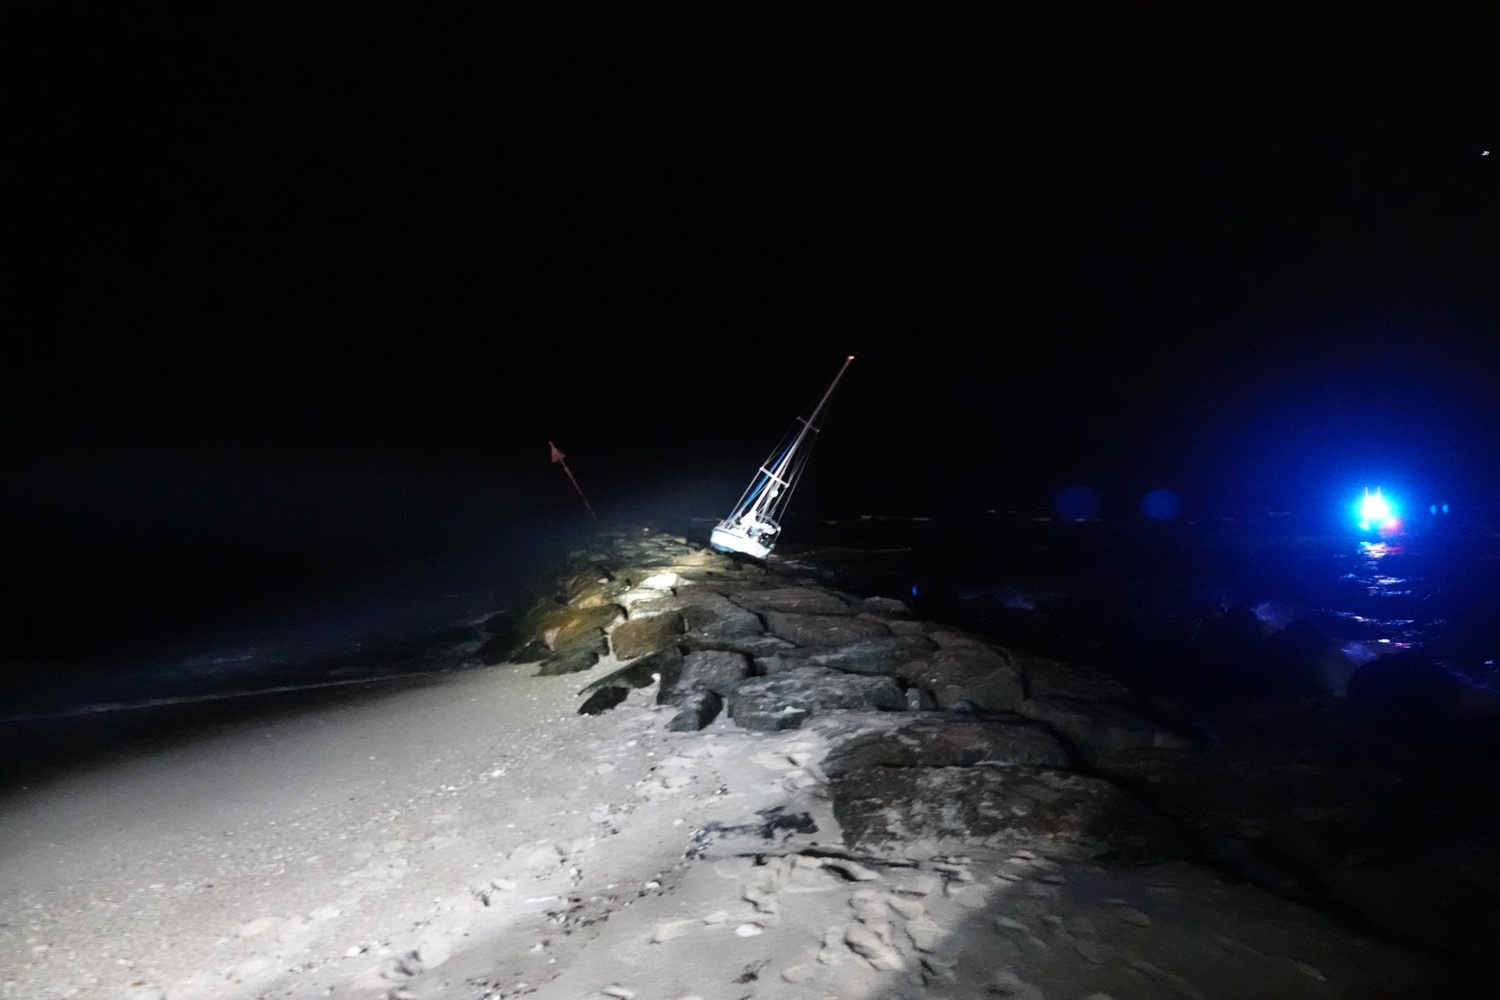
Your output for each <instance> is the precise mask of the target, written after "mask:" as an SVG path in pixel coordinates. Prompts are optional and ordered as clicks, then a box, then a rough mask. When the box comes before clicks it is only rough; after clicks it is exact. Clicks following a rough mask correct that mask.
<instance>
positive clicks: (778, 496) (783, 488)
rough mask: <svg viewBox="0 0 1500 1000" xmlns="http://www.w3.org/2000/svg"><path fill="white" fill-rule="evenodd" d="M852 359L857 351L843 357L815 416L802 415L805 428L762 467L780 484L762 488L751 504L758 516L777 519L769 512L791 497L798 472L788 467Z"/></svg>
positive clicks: (814, 410) (814, 409)
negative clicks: (842, 361)
mask: <svg viewBox="0 0 1500 1000" xmlns="http://www.w3.org/2000/svg"><path fill="white" fill-rule="evenodd" d="M853 360H854V355H852V354H851V355H849V356H848V357H847V358H845V359H844V363H843V365H842V366H840V368H839V371H838V374H837V375H835V376H834V377H833V381H832V382H830V383H829V384H828V388H827V389H826V390H825V391H824V393H823V398H821V399H819V400H818V405H817V406H815V407H813V411H812V416H810V417H808V418H807V419H806V420H804V419H802V418H801V417H798V418H797V420H798V422H799V423H801V424H802V429H801V430H800V431H798V432H797V436H796V438H794V439H793V441H792V443H791V445H790V446H789V447H788V448H787V449H786V451H784V452H782V453H781V459H780V460H779V461H777V462H776V464H775V465H774V466H773V467H771V468H766V467H765V466H762V467H761V470H760V471H761V472H763V473H765V475H767V476H769V477H770V479H771V482H772V483H773V484H775V485H776V486H779V487H780V488H779V489H777V488H774V487H769V488H767V489H765V490H762V491H761V494H760V497H759V498H758V500H759V502H758V503H756V504H755V505H754V507H753V508H752V509H754V510H755V512H756V515H757V518H756V519H757V520H772V521H774V516H773V515H772V514H771V513H770V512H771V511H772V510H773V509H774V508H775V507H777V506H784V505H785V503H786V501H787V500H789V499H791V491H792V489H793V487H795V486H796V485H797V475H796V473H795V472H792V473H791V474H790V475H789V474H788V471H789V470H790V469H791V466H792V463H793V461H794V460H795V459H796V458H797V453H798V451H800V450H801V448H802V442H803V441H804V440H806V438H807V434H808V432H809V431H812V432H814V433H816V432H817V430H818V427H817V419H818V416H819V415H820V414H821V413H822V412H823V407H824V406H827V405H828V399H829V397H831V396H832V395H833V390H835V389H837V388H838V385H839V380H840V379H842V378H843V377H844V372H845V371H847V370H848V368H849V364H850V363H851V362H852V361H853ZM783 493H784V494H785V495H783ZM778 500H779V501H780V502H781V503H780V504H779V505H778V503H777V501H778Z"/></svg>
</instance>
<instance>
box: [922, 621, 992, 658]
mask: <svg viewBox="0 0 1500 1000" xmlns="http://www.w3.org/2000/svg"><path fill="white" fill-rule="evenodd" d="M927 636H928V638H930V639H931V640H932V641H933V642H935V643H937V645H938V648H939V649H960V650H989V651H990V652H992V653H995V654H996V655H1002V658H1003V654H1001V651H1000V647H999V646H997V645H996V644H995V643H993V642H990V641H989V640H988V639H984V638H981V637H980V636H977V635H973V634H971V633H968V632H955V631H954V630H953V629H951V628H934V629H933V630H932V631H930V632H928V633H927Z"/></svg>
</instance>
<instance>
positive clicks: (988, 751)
mask: <svg viewBox="0 0 1500 1000" xmlns="http://www.w3.org/2000/svg"><path fill="white" fill-rule="evenodd" d="M894 721H895V725H894V726H890V727H881V728H879V729H874V730H873V731H866V732H859V733H856V734H855V735H853V736H852V737H845V738H843V739H838V738H835V739H833V740H831V741H830V742H831V743H832V746H831V748H830V749H829V751H828V754H827V756H826V757H825V758H824V759H823V765H822V766H823V771H824V773H826V774H827V775H829V776H830V777H834V776H837V775H842V774H845V773H848V772H850V771H856V770H859V769H860V768H868V767H971V766H974V765H976V764H984V763H987V764H998V765H1005V766H1011V767H1045V768H1057V769H1062V768H1067V767H1068V766H1069V760H1068V753H1067V751H1066V750H1065V749H1063V747H1062V745H1061V744H1060V743H1058V742H1057V740H1056V739H1054V738H1053V737H1052V736H1051V735H1050V734H1049V733H1047V732H1046V730H1044V729H1043V728H1042V727H1041V726H1038V725H1036V724H1035V723H1034V722H1032V721H1031V720H1029V719H1026V718H1024V717H1022V716H1019V715H1009V714H1007V715H1005V716H1002V717H995V718H988V719H955V718H951V717H943V716H930V715H927V716H924V715H917V716H911V717H907V716H904V715H903V716H895V717H894Z"/></svg>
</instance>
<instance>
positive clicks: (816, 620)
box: [766, 611, 891, 646]
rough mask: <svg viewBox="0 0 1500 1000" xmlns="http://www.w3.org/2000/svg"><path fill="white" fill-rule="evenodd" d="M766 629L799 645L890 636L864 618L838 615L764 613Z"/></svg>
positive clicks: (888, 632) (881, 626) (829, 643)
mask: <svg viewBox="0 0 1500 1000" xmlns="http://www.w3.org/2000/svg"><path fill="white" fill-rule="evenodd" d="M766 630H767V631H769V632H770V633H771V634H772V635H777V636H780V637H781V638H783V639H785V640H787V641H788V642H791V643H795V644H797V645H798V646H847V645H849V644H851V643H855V642H859V641H860V640H862V639H873V638H875V637H876V636H884V635H890V634H891V632H890V629H888V628H886V627H885V626H884V625H882V624H880V623H879V622H873V621H870V620H869V619H867V618H854V617H843V616H837V615H802V614H789V613H786V612H781V611H769V612H767V613H766Z"/></svg>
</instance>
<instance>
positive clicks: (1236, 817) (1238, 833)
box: [1094, 747, 1333, 891]
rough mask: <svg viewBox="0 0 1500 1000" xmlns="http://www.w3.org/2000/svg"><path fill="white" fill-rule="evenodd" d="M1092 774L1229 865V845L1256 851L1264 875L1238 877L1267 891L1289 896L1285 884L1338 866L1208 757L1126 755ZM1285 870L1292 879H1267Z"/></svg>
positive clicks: (1290, 816)
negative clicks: (1148, 807)
mask: <svg viewBox="0 0 1500 1000" xmlns="http://www.w3.org/2000/svg"><path fill="white" fill-rule="evenodd" d="M1094 768H1095V770H1096V772H1097V773H1098V774H1100V775H1101V776H1103V777H1105V778H1108V779H1109V780H1110V781H1112V782H1115V783H1117V784H1119V785H1121V786H1122V787H1125V788H1128V789H1130V790H1132V791H1134V792H1135V793H1136V794H1138V795H1140V796H1141V797H1142V798H1144V799H1145V800H1146V801H1147V802H1150V803H1151V804H1153V805H1154V806H1155V807H1156V808H1158V809H1159V810H1160V811H1161V812H1163V813H1164V814H1166V815H1167V816H1170V817H1171V818H1172V819H1173V820H1175V821H1176V822H1177V823H1178V825H1179V826H1181V827H1182V828H1183V829H1184V830H1186V831H1187V832H1188V833H1189V834H1191V835H1192V836H1193V837H1194V838H1196V839H1197V841H1198V843H1199V844H1200V845H1202V846H1204V847H1206V848H1208V849H1209V853H1210V854H1212V855H1214V856H1216V857H1219V858H1221V859H1225V858H1228V857H1229V856H1228V855H1226V854H1225V852H1224V851H1223V849H1222V845H1223V844H1224V843H1226V842H1228V841H1239V842H1242V843H1244V844H1247V845H1250V846H1251V847H1253V848H1254V849H1255V854H1254V856H1255V857H1258V858H1259V859H1260V862H1258V864H1259V865H1260V867H1259V868H1252V867H1247V868H1246V869H1245V870H1243V871H1241V872H1240V874H1241V875H1242V876H1244V877H1246V878H1248V879H1251V880H1252V881H1256V882H1259V883H1260V884H1263V885H1266V886H1267V887H1268V888H1272V889H1275V890H1277V891H1284V890H1285V889H1286V888H1287V885H1286V884H1284V883H1285V881H1286V880H1287V879H1290V880H1296V879H1299V878H1300V877H1301V876H1300V875H1299V874H1298V873H1310V872H1316V871H1321V870H1324V869H1326V868H1328V867H1329V865H1330V864H1331V863H1332V860H1333V859H1332V857H1331V855H1330V852H1329V850H1328V848H1327V847H1326V846H1325V845H1324V844H1322V843H1321V842H1320V841H1319V840H1318V838H1317V836H1316V835H1315V834H1314V833H1313V831H1312V830H1311V829H1309V828H1308V827H1307V825H1306V824H1304V823H1303V822H1301V821H1300V820H1299V819H1298V817H1297V816H1296V815H1295V814H1294V813H1292V812H1291V811H1290V810H1288V809H1286V808H1284V807H1283V806H1281V805H1280V804H1279V803H1278V802H1276V800H1275V799H1274V798H1273V797H1272V796H1270V795H1268V794H1266V793H1265V792H1264V791H1262V790H1261V789H1258V788H1257V787H1256V786H1255V785H1254V784H1253V783H1251V782H1249V781H1246V780H1245V779H1244V778H1242V777H1239V776H1237V775H1235V774H1232V773H1230V772H1229V771H1228V770H1227V769H1226V768H1225V767H1224V761H1223V759H1222V756H1221V755H1216V754H1215V753H1214V752H1212V751H1210V750H1208V749H1202V748H1200V749H1183V748H1167V747H1145V748H1135V749H1130V750H1121V751H1119V752H1117V753H1113V754H1110V755H1108V756H1106V757H1101V758H1100V759H1099V760H1098V761H1097V762H1096V764H1095V765H1094ZM1247 856H1248V855H1247ZM1287 866H1290V867H1289V868H1287ZM1283 870H1284V871H1287V872H1288V873H1289V874H1288V876H1287V879H1284V878H1283V877H1282V876H1281V875H1277V876H1275V877H1272V878H1269V879H1268V877H1267V875H1266V873H1267V872H1271V871H1277V872H1280V871H1283Z"/></svg>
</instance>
